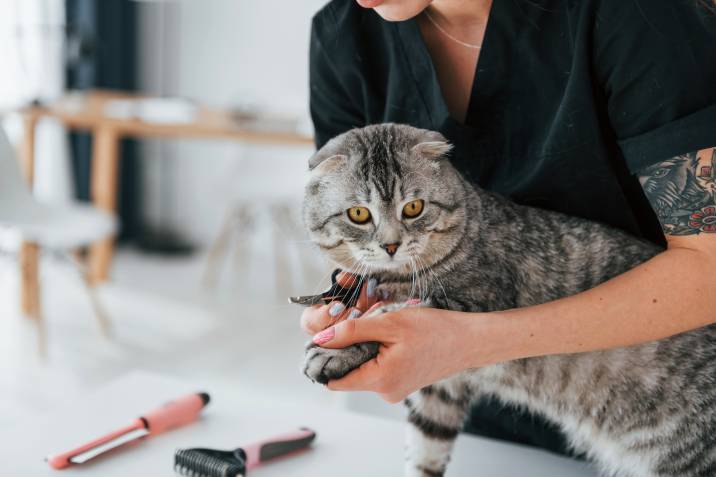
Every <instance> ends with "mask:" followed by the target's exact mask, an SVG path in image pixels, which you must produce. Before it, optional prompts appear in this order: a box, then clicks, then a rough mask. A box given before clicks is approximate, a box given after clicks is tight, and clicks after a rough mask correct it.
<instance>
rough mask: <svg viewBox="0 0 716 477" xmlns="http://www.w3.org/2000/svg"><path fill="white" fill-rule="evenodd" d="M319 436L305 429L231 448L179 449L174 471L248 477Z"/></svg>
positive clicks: (204, 476)
mask: <svg viewBox="0 0 716 477" xmlns="http://www.w3.org/2000/svg"><path fill="white" fill-rule="evenodd" d="M315 438H316V433H315V432H313V431H312V430H310V429H306V428H301V429H299V430H298V431H296V432H293V433H289V434H284V435H281V436H276V437H273V438H271V439H267V440H265V441H261V442H257V443H255V444H251V445H249V446H246V447H244V448H238V449H234V450H230V451H222V450H215V449H199V448H195V449H178V450H177V451H176V452H175V453H174V470H175V471H176V472H177V473H178V474H180V475H184V476H186V477H244V476H245V475H246V472H247V471H248V470H249V469H253V468H254V467H256V466H258V465H259V464H262V463H264V462H266V461H268V460H271V459H274V458H277V457H282V456H285V455H288V454H292V453H294V452H298V451H301V450H304V449H306V448H307V447H308V446H310V445H311V443H312V442H313V440H314V439H315Z"/></svg>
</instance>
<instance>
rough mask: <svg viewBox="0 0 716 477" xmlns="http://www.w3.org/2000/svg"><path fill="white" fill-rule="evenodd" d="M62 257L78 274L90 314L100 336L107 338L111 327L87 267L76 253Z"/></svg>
mask: <svg viewBox="0 0 716 477" xmlns="http://www.w3.org/2000/svg"><path fill="white" fill-rule="evenodd" d="M64 256H65V257H66V258H67V259H68V260H69V261H70V262H71V263H72V265H74V267H75V269H76V270H77V273H79V275H80V278H81V279H82V284H83V285H84V287H85V290H87V295H88V296H89V299H90V304H91V306H92V312H93V313H94V316H95V318H96V319H97V323H98V324H99V329H100V332H101V333H102V336H104V337H105V338H109V337H110V328H111V326H112V325H111V323H110V320H109V318H108V315H107V313H106V312H105V309H104V307H103V306H102V303H101V301H100V299H99V297H98V296H97V289H96V286H95V284H94V283H93V282H92V280H91V279H90V276H89V270H88V267H87V266H86V265H85V263H84V262H82V260H80V259H78V257H77V254H76V253H73V252H69V253H67V254H65V255H64Z"/></svg>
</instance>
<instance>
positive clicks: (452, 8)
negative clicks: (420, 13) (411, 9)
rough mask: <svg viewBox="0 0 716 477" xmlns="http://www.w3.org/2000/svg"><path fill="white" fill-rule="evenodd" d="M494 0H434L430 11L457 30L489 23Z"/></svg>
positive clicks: (439, 19) (442, 22)
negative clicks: (488, 19) (488, 18)
mask: <svg viewBox="0 0 716 477" xmlns="http://www.w3.org/2000/svg"><path fill="white" fill-rule="evenodd" d="M491 5H492V0H433V2H432V3H431V4H430V6H428V7H427V8H428V12H429V13H430V15H432V16H433V17H435V18H436V19H437V20H438V21H441V24H442V25H445V26H447V27H450V28H453V29H455V30H456V31H459V30H463V29H472V28H474V27H475V25H480V24H485V23H487V17H488V15H489V14H490V6H491Z"/></svg>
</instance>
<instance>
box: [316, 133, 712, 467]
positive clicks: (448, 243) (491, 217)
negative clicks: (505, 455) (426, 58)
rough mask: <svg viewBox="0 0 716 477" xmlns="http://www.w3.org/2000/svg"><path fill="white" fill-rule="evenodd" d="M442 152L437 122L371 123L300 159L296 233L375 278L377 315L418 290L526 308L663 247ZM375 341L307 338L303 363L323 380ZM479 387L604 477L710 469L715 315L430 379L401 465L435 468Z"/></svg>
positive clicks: (415, 406) (442, 463) (442, 298)
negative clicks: (470, 169) (606, 343)
mask: <svg viewBox="0 0 716 477" xmlns="http://www.w3.org/2000/svg"><path fill="white" fill-rule="evenodd" d="M450 148H451V146H450V145H449V144H448V143H447V141H446V140H445V138H444V137H443V136H441V135H440V134H439V133H437V132H432V131H427V130H422V129H416V128H413V127H409V126H405V125H396V124H383V125H372V126H367V127H364V128H359V129H353V130H351V131H348V132H346V133H344V134H341V135H339V136H337V137H335V138H334V139H332V140H331V141H329V142H328V143H327V144H326V145H325V146H324V147H323V148H321V149H320V150H319V151H318V152H317V153H316V154H315V155H314V156H313V157H312V158H311V160H310V161H309V169H310V178H309V183H308V184H307V186H306V192H305V199H304V205H303V217H304V222H305V225H306V227H307V228H308V231H309V235H310V237H311V239H312V240H313V241H314V242H315V243H316V244H317V245H318V247H319V248H320V249H321V250H323V251H324V252H325V253H326V254H327V255H328V257H329V258H331V259H332V260H333V261H334V262H335V263H337V264H338V265H339V266H340V267H343V268H345V269H350V270H353V271H355V272H358V273H363V274H369V275H370V276H372V277H375V278H376V279H377V280H378V281H379V283H380V284H379V285H378V287H379V288H380V293H385V294H388V295H389V296H390V297H391V298H392V300H394V304H391V305H387V306H386V307H384V308H383V309H380V310H378V311H377V313H382V312H386V311H390V310H394V309H398V308H400V307H401V306H405V305H404V304H400V303H401V302H404V301H405V300H407V299H409V298H413V297H415V296H416V294H419V295H420V296H419V298H421V299H422V300H423V303H424V304H425V305H426V306H431V307H436V308H443V309H450V310H459V311H469V312H488V311H496V310H505V309H510V308H516V307H524V306H530V305H536V304H539V303H544V302H547V301H551V300H555V299H558V298H561V297H565V296H568V295H572V294H575V293H578V292H580V291H583V290H587V289H590V288H593V287H594V286H596V285H598V284H599V283H602V282H604V281H606V280H608V279H609V278H611V277H614V276H616V275H619V274H621V273H623V272H626V271H627V270H629V269H631V268H633V267H634V266H636V265H637V264H640V263H642V262H644V261H646V260H648V259H649V258H651V257H653V256H654V255H656V254H657V253H659V252H660V251H661V250H662V249H661V248H660V247H658V246H657V245H654V244H652V243H650V242H647V241H645V240H641V239H638V238H635V237H632V236H630V235H628V234H627V233H625V232H623V231H621V230H618V229H615V228H612V227H609V226H606V225H603V224H599V223H596V222H591V221H587V220H584V219H581V218H576V217H570V216H567V215H564V214H560V213H557V212H553V211H547V210H542V209H538V208H533V207H527V206H521V205H517V204H515V203H513V202H511V201H509V200H507V199H505V198H503V197H501V196H499V195H497V194H494V193H491V192H488V191H486V190H483V189H480V188H478V187H476V186H473V185H472V184H471V183H469V182H467V181H466V180H465V179H464V178H463V177H462V176H461V175H460V174H459V173H458V172H457V171H456V170H455V169H454V168H453V167H452V165H451V163H450V161H449V151H450ZM709 306H710V305H709ZM614 326H619V324H618V323H615V324H614ZM475 346H479V344H478V343H476V344H475ZM377 352H378V344H377V343H361V344H357V345H353V346H349V347H347V348H344V349H326V348H321V347H318V346H315V345H313V344H310V343H309V345H308V346H307V349H306V354H305V359H304V364H303V371H304V373H305V374H306V375H307V376H308V377H309V378H310V379H312V380H314V381H317V382H319V383H324V384H325V383H326V382H328V381H329V380H331V379H337V378H340V377H342V376H344V375H346V374H347V373H348V372H350V371H351V370H353V369H355V368H357V367H358V366H360V365H361V364H362V363H364V362H366V361H367V360H370V359H372V358H373V357H375V356H376V354H377ZM484 396H492V397H496V398H497V399H499V400H501V401H502V402H505V403H511V404H515V405H518V406H523V407H524V408H527V409H529V410H530V411H532V412H535V413H541V414H543V415H544V416H546V417H547V418H548V419H549V420H551V421H553V422H554V423H556V424H557V425H558V426H559V427H560V428H561V429H562V430H563V432H564V433H565V435H566V436H567V437H568V439H569V443H570V445H571V446H572V447H573V449H574V450H575V451H576V452H583V453H584V454H585V455H586V456H587V457H588V458H589V459H590V460H591V461H592V462H594V463H595V464H596V465H597V466H598V467H599V468H600V470H601V472H603V473H604V474H605V475H614V476H630V477H631V476H634V477H646V476H649V477H652V476H663V477H666V476H669V477H676V476H679V477H692V476H693V477H696V476H704V477H705V476H713V475H716V406H715V405H714V404H716V325H714V326H708V327H704V328H701V329H698V330H695V331H691V332H688V333H683V334H680V335H677V336H674V337H671V338H667V339H664V340H661V341H657V342H650V343H647V344H642V345H638V346H633V347H629V348H621V349H613V350H606V351H598V352H589V353H581V354H565V355H555V356H545V357H536V358H528V359H518V360H514V361H508V362H504V363H500V364H495V365H491V366H486V367H483V368H480V369H472V370H467V371H464V372H461V373H458V374H456V375H454V376H452V377H449V378H447V379H444V380H442V381H440V382H437V383H434V384H432V385H430V386H427V387H425V388H423V389H421V390H419V391H417V392H415V393H413V394H411V395H410V396H409V397H408V399H406V400H405V404H406V405H407V406H408V409H409V417H408V421H409V423H410V425H409V426H408V427H409V429H408V446H407V456H406V471H405V473H406V475H407V476H410V477H415V476H421V477H435V476H441V475H443V474H444V472H445V470H446V467H447V464H448V460H449V458H450V452H451V449H452V446H453V442H454V440H455V438H456V436H457V435H458V432H459V431H460V429H461V428H462V426H463V423H464V420H465V418H466V416H467V413H468V411H469V409H470V406H471V404H472V403H474V401H475V400H476V399H478V398H480V397H484Z"/></svg>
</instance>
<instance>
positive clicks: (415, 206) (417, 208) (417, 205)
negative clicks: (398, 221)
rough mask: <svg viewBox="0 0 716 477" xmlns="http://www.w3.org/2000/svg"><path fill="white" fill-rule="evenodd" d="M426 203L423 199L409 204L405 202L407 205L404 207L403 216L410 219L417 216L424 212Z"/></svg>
mask: <svg viewBox="0 0 716 477" xmlns="http://www.w3.org/2000/svg"><path fill="white" fill-rule="evenodd" d="M424 205H425V202H423V200H422V199H417V200H413V201H410V202H408V203H407V204H405V207H403V217H405V218H408V219H414V218H415V217H417V216H418V215H420V214H422V213H423V206H424Z"/></svg>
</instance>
